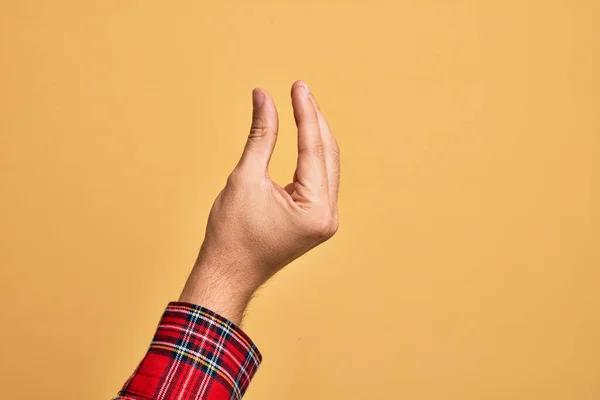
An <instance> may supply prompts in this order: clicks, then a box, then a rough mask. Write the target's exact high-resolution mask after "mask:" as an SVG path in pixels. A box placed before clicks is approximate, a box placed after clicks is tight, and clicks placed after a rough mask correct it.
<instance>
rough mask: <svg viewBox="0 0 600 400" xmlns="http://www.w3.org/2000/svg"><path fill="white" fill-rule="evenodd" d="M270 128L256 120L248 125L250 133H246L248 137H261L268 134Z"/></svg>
mask: <svg viewBox="0 0 600 400" xmlns="http://www.w3.org/2000/svg"><path fill="white" fill-rule="evenodd" d="M269 131H270V128H269V125H268V124H265V123H263V122H260V121H256V122H253V123H252V126H251V127H250V135H248V138H249V139H253V138H262V137H265V136H267V135H268V134H269Z"/></svg>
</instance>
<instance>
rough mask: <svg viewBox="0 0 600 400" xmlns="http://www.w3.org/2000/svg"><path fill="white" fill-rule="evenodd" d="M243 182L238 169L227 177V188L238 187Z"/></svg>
mask: <svg viewBox="0 0 600 400" xmlns="http://www.w3.org/2000/svg"><path fill="white" fill-rule="evenodd" d="M242 181H243V177H242V173H241V171H240V170H239V169H237V168H236V169H234V170H233V171H232V172H231V173H230V174H229V176H228V177H227V186H233V187H236V186H239V185H240V184H241V183H242Z"/></svg>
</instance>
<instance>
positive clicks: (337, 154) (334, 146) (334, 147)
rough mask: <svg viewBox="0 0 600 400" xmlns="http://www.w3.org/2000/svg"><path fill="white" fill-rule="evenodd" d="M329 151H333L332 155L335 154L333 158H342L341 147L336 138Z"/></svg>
mask: <svg viewBox="0 0 600 400" xmlns="http://www.w3.org/2000/svg"><path fill="white" fill-rule="evenodd" d="M329 151H331V154H333V156H334V157H335V158H336V159H339V158H340V146H339V144H338V142H337V140H335V138H333V140H332V142H331V147H330V150H329Z"/></svg>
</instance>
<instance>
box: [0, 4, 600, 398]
mask: <svg viewBox="0 0 600 400" xmlns="http://www.w3.org/2000/svg"><path fill="white" fill-rule="evenodd" d="M599 4H600V3H598V1H597V0H589V1H583V0H581V1H566V0H564V1H541V0H540V1H522V0H510V1H475V0H473V1H467V0H465V1H447V0H446V1H443V0H437V1H436V0H420V1H417V0H407V1H387V2H381V1H361V2H341V1H339V2H332V1H327V0H325V1H323V0H321V1H317V0H314V1H271V2H267V1H256V2H251V1H229V2H201V1H187V0H186V1H153V0H145V1H141V0H132V1H122V0H118V1H117V0H103V1H80V0H77V1H75V0H72V1H66V0H60V1H41V0H19V1H3V2H2V4H1V5H0V43H1V47H0V50H1V53H0V83H1V85H0V133H1V136H0V167H1V168H0V179H1V182H0V196H1V198H0V201H1V203H0V205H1V208H0V224H1V229H0V265H1V276H0V285H1V287H0V300H1V306H0V321H1V324H2V325H1V330H0V354H1V356H0V383H1V386H2V390H1V392H2V394H1V397H2V398H3V399H36V400H37V399H45V400H55V399H56V400H58V399H61V400H62V399H86V400H88V399H89V400H101V399H108V398H110V397H111V396H114V395H115V394H116V392H117V391H118V390H119V388H120V386H121V385H122V384H123V382H124V381H125V379H126V378H127V377H128V376H129V374H130V373H131V372H132V370H133V368H134V367H135V366H136V364H137V362H138V361H139V360H140V358H141V357H142V355H143V354H144V352H145V350H146V347H147V346H148V344H149V341H150V339H151V336H152V334H153V332H154V328H155V324H156V322H157V320H158V318H159V316H160V313H161V312H162V309H163V307H164V306H165V305H166V303H167V302H168V301H169V300H173V299H176V297H177V296H178V294H179V291H180V289H181V287H182V285H183V283H184V281H185V278H186V276H187V273H188V271H189V270H190V267H191V265H192V263H193V261H194V258H195V255H196V253H197V251H198V248H199V245H200V242H201V239H202V235H203V231H204V224H205V220H206V217H207V214H208V211H209V208H210V206H211V204H212V201H213V199H214V197H215V196H216V194H217V193H218V191H219V190H220V189H221V187H222V185H223V184H224V181H225V178H226V176H227V174H228V173H229V171H230V170H231V168H232V167H233V166H234V164H235V163H236V161H237V158H238V157H239V155H240V152H241V149H242V147H243V144H244V140H245V137H246V134H247V131H248V126H249V118H250V104H251V100H250V99H251V97H250V91H251V89H252V88H253V87H255V86H261V87H265V88H267V89H268V90H270V91H271V93H272V94H273V95H274V97H275V98H276V101H277V103H278V105H279V109H280V113H281V118H282V124H281V125H282V129H281V133H280V137H279V143H278V146H277V149H276V154H275V156H274V159H273V161H272V164H271V173H272V176H273V177H274V179H275V180H276V181H278V182H280V183H286V181H289V180H290V179H291V176H292V172H293V167H294V162H295V153H294V152H295V130H294V127H293V119H292V115H291V109H290V102H289V95H288V93H289V87H290V85H291V83H292V82H293V80H295V79H305V80H306V81H307V82H308V83H309V84H310V85H311V87H312V89H313V91H314V92H315V93H316V94H317V96H318V98H319V101H320V102H321V105H322V108H323V109H324V110H325V111H326V114H327V116H328V118H329V120H330V123H331V125H332V127H333V129H334V133H335V134H336V135H337V138H338V140H339V143H340V146H341V150H342V188H341V193H340V196H341V200H340V206H341V227H340V231H339V233H338V235H337V236H336V237H335V238H334V239H332V240H331V241H330V242H328V243H327V244H326V245H324V246H322V247H320V248H318V249H317V250H315V251H313V252H312V253H310V254H309V255H307V256H306V257H304V258H302V259H300V260H298V261H296V262H294V263H293V264H292V265H291V266H289V267H288V268H287V269H286V270H285V271H283V272H282V273H281V274H279V275H278V276H277V277H276V278H275V279H274V280H273V281H272V282H270V283H269V284H268V285H267V286H266V287H265V288H263V289H262V290H261V292H260V294H259V295H258V296H257V297H256V299H255V300H254V302H253V303H252V305H251V307H250V311H249V314H248V317H247V319H246V323H245V326H244V327H245V330H246V331H247V332H248V333H249V334H250V336H251V337H252V338H253V339H254V340H255V341H256V343H257V344H258V346H259V347H260V349H261V350H262V352H263V353H264V356H265V361H264V363H263V365H262V367H261V369H260V371H259V373H258V375H257V376H256V379H255V381H254V382H253V384H252V385H251V388H250V390H249V392H248V395H247V397H246V398H247V399H248V400H282V399H284V400H300V399H302V400H305V399H311V400H313V399H314V400H317V399H345V400H358V399H361V400H362V399H403V400H404V399H410V400H413V399H414V400H429V399H440V400H442V399H444V400H447V399H456V400H459V399H460V400H475V399H477V400H480V399H502V400H505V399H544V400H550V399H561V400H564V399H577V400H588V399H589V400H591V399H598V398H600V361H599V360H600V294H599V286H600V161H599V160H598V157H599V156H600V114H599V109H600V94H599V93H600V78H599V76H600V74H599V73H598V71H600V57H599V53H600V51H599V50H600V29H598V27H597V23H598V20H599V19H600V5H599ZM595 25H596V26H595Z"/></svg>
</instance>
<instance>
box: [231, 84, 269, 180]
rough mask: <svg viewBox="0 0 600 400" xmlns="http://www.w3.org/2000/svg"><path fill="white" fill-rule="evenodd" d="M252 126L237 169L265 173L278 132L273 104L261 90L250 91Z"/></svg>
mask: <svg viewBox="0 0 600 400" xmlns="http://www.w3.org/2000/svg"><path fill="white" fill-rule="evenodd" d="M252 109H253V110H252V125H251V127H250V134H249V135H248V140H247V141H246V146H245V147H244V153H243V154H242V158H241V159H240V162H239V164H238V165H239V167H240V168H243V169H248V170H251V171H253V172H256V173H265V174H266V173H267V168H268V166H269V160H270V159H271V154H273V149H274V148H275V143H276V142H277V132H278V130H279V118H278V116H277V109H276V108H275V103H274V102H273V99H272V98H271V96H269V94H268V93H267V92H266V91H265V90H263V89H254V90H253V91H252Z"/></svg>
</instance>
